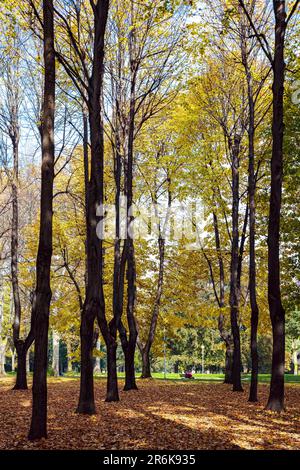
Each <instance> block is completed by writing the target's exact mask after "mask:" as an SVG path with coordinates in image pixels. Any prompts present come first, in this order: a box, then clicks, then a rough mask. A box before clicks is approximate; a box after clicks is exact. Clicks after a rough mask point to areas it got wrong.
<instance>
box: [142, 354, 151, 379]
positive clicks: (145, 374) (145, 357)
mask: <svg viewBox="0 0 300 470" xmlns="http://www.w3.org/2000/svg"><path fill="white" fill-rule="evenodd" d="M141 355H142V375H141V378H142V379H150V378H152V375H151V367H150V351H148V350H147V349H143V351H142V353H141Z"/></svg>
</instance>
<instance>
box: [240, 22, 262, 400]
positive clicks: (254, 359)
mask: <svg viewBox="0 0 300 470" xmlns="http://www.w3.org/2000/svg"><path fill="white" fill-rule="evenodd" d="M241 28H242V35H241V50H242V62H243V66H244V69H245V74H246V80H247V95H248V108H249V124H248V146H249V165H248V193H249V194H248V197H249V293H250V305H251V339H250V347H251V385H250V394H249V401H250V402H256V401H258V398H257V384H258V351H257V329H258V317H259V311H258V304H257V299H256V259H255V189H256V179H255V147H254V138H255V102H254V93H253V77H252V73H251V70H250V67H249V55H248V54H249V53H248V50H247V37H248V36H249V35H250V33H251V30H250V31H249V29H250V27H249V28H248V29H246V26H245V24H244V21H243V18H242V17H241Z"/></svg>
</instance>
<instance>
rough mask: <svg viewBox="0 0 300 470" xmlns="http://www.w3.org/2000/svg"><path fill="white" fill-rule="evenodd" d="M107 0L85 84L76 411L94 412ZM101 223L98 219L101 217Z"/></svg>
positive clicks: (99, 10)
mask: <svg viewBox="0 0 300 470" xmlns="http://www.w3.org/2000/svg"><path fill="white" fill-rule="evenodd" d="M108 8H109V1H108V0H98V2H97V3H95V4H93V14H94V46H93V63H92V73H91V77H90V79H89V85H88V113H89V127H90V141H91V165H90V167H91V168H90V178H89V182H88V195H87V203H88V209H87V236H86V242H87V283H86V298H85V302H84V305H83V311H82V316H81V327H80V339H81V374H80V395H79V402H78V406H77V412H78V413H84V414H94V413H95V412H96V409H95V399H94V380H93V354H92V351H93V339H94V322H95V319H96V318H98V322H99V326H100V329H101V332H102V335H103V337H104V339H105V341H106V345H107V346H108V345H110V342H111V341H110V335H109V330H108V325H107V322H106V318H105V301H104V292H103V240H102V238H101V234H100V237H99V238H98V236H97V232H96V226H97V224H98V222H99V218H100V216H102V217H103V215H101V214H99V208H100V209H101V208H102V205H103V202H104V193H103V191H104V189H103V183H104V180H103V178H104V174H103V172H104V142H103V123H102V119H101V102H100V99H101V93H102V85H103V73H104V71H103V60H104V35H105V29H106V22H107V15H108ZM100 223H101V220H100Z"/></svg>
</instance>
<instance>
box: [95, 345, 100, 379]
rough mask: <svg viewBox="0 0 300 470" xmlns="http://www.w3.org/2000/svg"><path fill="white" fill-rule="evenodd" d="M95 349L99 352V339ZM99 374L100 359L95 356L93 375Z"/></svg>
mask: <svg viewBox="0 0 300 470" xmlns="http://www.w3.org/2000/svg"><path fill="white" fill-rule="evenodd" d="M96 348H97V351H100V350H101V343H100V340H99V339H98V340H97V342H96ZM99 372H101V359H100V357H99V356H96V360H95V366H94V374H95V373H99Z"/></svg>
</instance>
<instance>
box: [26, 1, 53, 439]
mask: <svg viewBox="0 0 300 470" xmlns="http://www.w3.org/2000/svg"><path fill="white" fill-rule="evenodd" d="M43 29H44V41H43V42H44V68H45V75H44V99H43V110H42V125H41V136H42V167H41V181H42V186H41V206H40V233H39V246H38V254H37V261H36V290H35V295H34V301H33V306H32V309H33V311H34V332H35V334H34V338H35V351H34V369H33V387H32V417H31V425H30V431H29V435H28V438H29V439H30V440H34V439H40V438H42V437H47V362H48V329H49V311H50V302H51V296H52V293H51V288H50V267H51V258H52V218H53V181H54V161H55V159H54V108H55V52H54V15H53V0H44V3H43Z"/></svg>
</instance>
